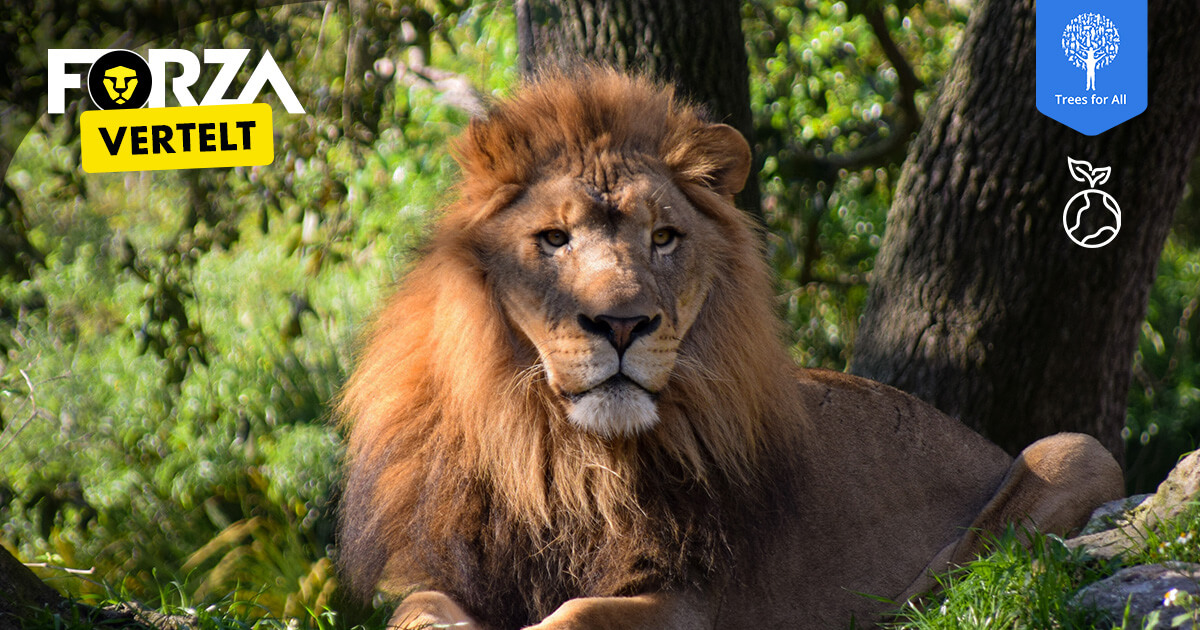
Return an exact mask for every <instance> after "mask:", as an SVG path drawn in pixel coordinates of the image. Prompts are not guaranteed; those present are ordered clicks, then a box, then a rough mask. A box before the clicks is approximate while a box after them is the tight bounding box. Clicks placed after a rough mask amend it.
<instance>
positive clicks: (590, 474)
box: [338, 69, 795, 627]
mask: <svg viewBox="0 0 1200 630" xmlns="http://www.w3.org/2000/svg"><path fill="white" fill-rule="evenodd" d="M709 124H710V123H708V121H707V120H706V119H705V117H704V116H703V115H702V114H701V112H700V111H699V110H698V109H697V108H695V107H692V106H690V105H688V104H687V103H685V102H683V101H682V100H681V99H679V98H677V97H675V96H674V94H673V92H672V90H671V89H670V88H667V87H663V86H660V85H657V84H655V83H653V82H650V81H647V80H642V79H630V78H627V77H624V76H622V75H619V74H617V73H615V72H612V71H607V70H598V69H588V70H583V71H580V72H578V73H576V74H574V75H570V76H567V75H557V76H551V77H547V78H543V79H541V80H539V81H536V82H534V83H532V84H530V85H527V86H526V87H524V88H523V89H522V90H521V91H520V92H519V93H518V95H516V96H515V97H514V98H512V99H509V100H506V101H504V102H502V103H500V104H498V105H496V106H494V107H493V108H492V109H491V110H490V111H489V112H488V114H487V115H486V116H485V117H484V118H482V119H478V120H475V121H473V122H472V123H471V125H470V127H469V129H468V130H467V131H466V133H465V134H464V136H463V137H462V139H461V140H460V141H459V142H458V144H457V145H456V147H455V148H456V153H457V158H458V162H459V164H460V165H461V167H462V170H463V183H462V185H461V188H460V190H459V194H458V201H457V202H456V203H454V204H453V205H451V206H450V207H449V208H448V209H447V210H446V212H445V213H444V215H443V216H442V217H441V219H440V221H439V222H438V225H437V227H436V228H435V230H434V233H433V235H432V236H431V239H430V241H429V243H428V244H427V245H426V247H425V249H424V252H423V254H422V255H421V256H420V258H419V260H418V262H417V263H416V265H415V267H414V268H413V269H412V270H411V271H410V272H409V273H408V274H407V276H406V278H405V279H404V280H403V282H402V283H401V286H400V287H399V290H398V291H397V292H396V293H395V294H394V295H393V296H392V298H391V299H390V301H389V302H388V303H387V305H386V307H385V308H384V309H383V310H382V311H381V312H380V313H379V315H378V316H377V319H376V320H375V322H374V324H373V326H372V328H371V330H370V332H369V334H368V335H367V336H366V337H365V341H364V344H363V347H362V350H361V352H360V355H359V358H358V363H357V368H356V370H355V372H354V374H353V375H352V377H351V378H350V380H349V382H348V384H347V385H346V387H345V389H344V392H343V396H342V398H341V401H340V404H339V406H338V414H339V416H340V418H341V419H342V421H343V422H344V423H345V424H346V425H347V426H348V429H349V435H350V437H349V448H348V455H347V457H348V462H349V478H348V481H347V485H346V488H345V494H344V496H343V499H342V507H341V514H342V517H341V521H342V523H341V539H340V564H341V568H342V572H343V575H345V576H347V577H348V578H349V581H350V586H351V588H352V590H353V591H355V592H357V593H358V594H360V595H364V596H368V595H369V594H370V593H371V592H372V590H373V589H374V588H375V587H376V585H377V584H378V583H381V582H382V585H383V586H385V587H386V588H388V589H390V590H394V591H403V590H406V589H412V588H423V589H436V590H440V591H443V592H445V593H447V594H449V595H451V596H452V597H453V598H454V599H455V601H457V602H459V603H461V604H462V605H463V607H464V608H465V609H466V610H467V611H468V612H470V613H471V614H472V615H474V616H475V617H476V618H477V619H479V620H480V621H481V622H483V623H484V624H486V625H488V626H493V627H497V626H499V627H517V626H522V625H525V624H528V623H532V622H535V621H537V620H539V619H541V618H542V617H543V616H545V615H547V614H549V613H550V612H552V611H553V610H554V608H555V607H557V606H558V605H559V604H561V603H562V602H563V601H565V600H566V599H568V598H571V597H577V596H605V595H626V594H633V593H637V592H643V591H646V590H651V589H661V588H671V587H672V586H681V585H684V584H688V583H698V582H702V581H704V580H709V579H714V578H716V577H718V576H728V575H731V570H732V569H733V566H732V565H731V563H732V562H733V561H734V560H735V559H736V558H740V557H741V556H742V555H743V552H744V551H746V543H747V542H748V541H750V540H752V539H753V538H755V537H756V536H758V535H759V534H760V532H759V531H758V529H759V528H769V527H771V523H770V522H769V521H770V519H769V518H767V519H765V520H764V515H771V514H778V513H779V509H780V508H779V506H780V505H782V504H783V500H782V497H783V496H784V495H786V494H787V493H788V490H787V489H785V488H783V487H782V486H781V485H780V480H782V479H786V478H791V475H789V474H785V473H784V472H783V471H781V470H780V468H781V467H785V466H786V465H787V464H786V462H787V460H788V459H789V455H788V454H789V453H790V452H792V451H791V449H793V448H794V447H793V444H792V443H791V441H790V440H789V439H788V437H787V436H789V435H793V434H794V433H795V430H794V428H793V427H786V426H783V423H784V420H783V418H786V417H789V415H790V416H794V414H795V412H794V410H792V411H790V412H788V413H784V411H783V409H782V406H783V405H787V404H788V399H789V398H793V397H792V396H791V395H790V391H791V390H790V389H789V387H790V383H792V382H793V380H792V379H793V374H794V372H793V364H792V362H791V361H790V359H789V358H788V357H787V356H786V354H785V353H784V351H783V349H782V345H781V344H780V341H779V335H780V327H779V324H778V318H777V317H776V315H775V313H774V312H773V304H774V301H773V297H772V292H771V284H770V281H769V276H768V273H767V270H766V268H765V265H764V264H763V262H762V261H763V256H762V255H761V251H760V244H759V243H760V237H759V236H758V235H757V234H756V233H755V230H754V228H753V227H752V225H751V223H750V221H749V220H748V219H747V218H746V216H745V215H744V213H742V212H740V211H738V210H737V209H735V208H734V207H733V205H732V203H731V200H730V198H729V197H727V196H724V197H723V196H721V195H719V194H717V193H716V192H714V190H713V189H712V187H711V183H712V182H713V181H714V180H715V179H716V178H718V177H719V175H720V173H719V169H721V168H725V165H726V161H725V160H724V159H723V158H724V157H725V156H722V155H720V152H719V150H718V149H715V148H714V146H713V144H712V142H711V138H709V136H708V134H707V132H706V129H707V128H708V127H709ZM631 164H636V165H639V167H642V168H645V167H646V166H647V165H649V167H650V168H655V169H659V172H661V173H662V174H663V175H664V178H670V181H673V182H674V184H675V185H677V186H679V188H680V189H681V190H682V191H683V192H684V194H685V195H687V197H688V198H689V200H690V201H691V202H692V203H693V204H694V205H695V206H696V208H697V209H698V210H700V211H701V212H702V213H704V214H705V215H707V216H708V217H710V218H711V219H713V220H715V221H717V222H718V223H719V224H721V225H722V230H723V233H724V236H725V240H724V243H723V245H722V246H721V247H719V248H718V249H716V250H714V251H712V252H711V254H710V255H711V256H713V257H714V259H715V260H717V261H718V267H719V270H720V271H719V273H717V274H716V280H715V284H714V286H712V287H711V289H710V291H709V293H708V297H707V300H706V303H705V305H704V307H703V309H702V311H701V314H700V315H699V317H698V319H697V321H696V322H695V324H694V325H693V327H692V328H691V330H690V332H689V333H688V334H687V335H686V337H685V339H684V340H683V343H682V345H681V348H680V355H679V359H678V362H677V365H676V367H675V370H674V373H673V374H672V377H671V381H670V383H669V385H668V386H667V387H666V388H665V389H664V390H663V391H662V392H661V393H660V396H659V398H658V407H659V413H660V418H661V420H660V422H659V424H657V425H656V426H655V427H654V428H653V429H652V430H650V431H648V432H645V433H642V434H639V435H636V436H634V437H628V438H620V439H607V440H606V439H602V438H600V437H598V436H596V435H593V434H590V433H587V432H584V431H580V430H579V429H577V428H575V427H574V426H572V425H571V424H569V422H568V421H567V420H566V418H565V417H564V413H563V411H562V409H561V406H560V403H559V402H557V400H556V397H555V395H554V394H553V393H552V392H551V391H550V390H549V388H548V386H547V385H546V382H545V379H544V376H543V373H542V371H541V370H540V369H539V366H538V363H537V361H538V359H537V354H536V352H535V351H534V350H533V346H532V344H531V343H530V341H529V340H527V339H525V338H523V337H522V336H521V334H520V333H519V332H517V330H516V329H515V328H514V327H513V326H511V325H510V324H509V322H508V321H507V320H506V315H505V313H504V312H503V311H502V309H501V307H500V301H499V299H498V298H497V296H496V295H495V294H494V290H493V288H492V286H490V285H489V280H488V278H489V270H488V269H487V268H486V267H485V266H484V265H483V264H482V263H481V259H480V256H479V252H480V251H481V249H482V247H483V244H485V243H495V242H496V239H505V238H515V237H510V236H509V235H504V234H496V233H494V232H489V231H488V230H487V229H486V228H485V227H483V223H484V222H485V219H486V217H487V216H488V215H489V214H490V213H493V212H496V211H497V210H498V209H500V208H503V207H505V206H506V205H507V204H509V203H510V202H512V200H513V199H515V198H516V197H517V196H518V195H521V194H524V193H525V192H526V190H527V187H528V185H529V184H530V183H531V182H533V181H536V180H537V179H538V178H539V177H542V176H544V175H547V174H560V173H564V172H567V173H580V174H584V173H590V176H592V177H596V176H600V177H603V176H604V174H605V173H608V174H610V175H612V176H614V177H615V176H617V174H618V173H619V172H620V170H621V169H622V168H625V167H626V166H629V165H631ZM597 174H599V175H597ZM502 242H503V241H502ZM748 515H749V516H748Z"/></svg>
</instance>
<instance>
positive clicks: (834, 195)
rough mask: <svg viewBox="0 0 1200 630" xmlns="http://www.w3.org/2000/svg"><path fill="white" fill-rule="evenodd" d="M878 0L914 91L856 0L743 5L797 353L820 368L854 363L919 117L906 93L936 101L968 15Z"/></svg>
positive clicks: (775, 244)
mask: <svg viewBox="0 0 1200 630" xmlns="http://www.w3.org/2000/svg"><path fill="white" fill-rule="evenodd" d="M860 4H861V3H860ZM879 6H880V7H882V9H877V10H879V11H880V16H881V19H882V20H883V21H884V22H885V23H886V25H887V33H888V37H889V39H891V40H893V41H894V43H895V45H896V46H897V47H898V48H899V50H900V51H902V53H903V54H904V56H905V59H904V62H903V63H905V64H908V65H911V68H912V71H913V72H914V73H915V75H916V77H917V79H918V81H919V85H917V86H915V90H914V91H913V92H912V93H911V94H906V93H905V90H904V89H903V88H902V85H901V80H900V73H899V72H898V69H897V67H896V64H895V63H893V61H892V60H890V59H889V58H888V56H887V55H886V54H885V53H884V51H883V47H882V44H881V40H880V38H879V37H878V36H877V34H876V33H875V32H873V29H872V27H871V26H870V25H869V23H868V21H867V19H866V17H865V16H864V15H863V13H862V11H861V10H856V9H855V7H853V6H848V5H847V4H846V3H844V2H834V3H828V2H812V1H810V2H804V3H799V4H795V5H793V4H787V3H775V2H755V3H750V4H748V5H746V9H745V11H744V20H743V30H744V31H745V33H746V39H747V44H748V49H749V52H750V68H751V79H750V86H751V102H752V107H753V110H754V112H755V116H756V120H755V133H756V141H757V143H758V144H759V148H758V150H759V153H760V154H761V155H763V156H764V158H765V160H764V164H763V168H762V172H761V174H760V177H761V179H762V182H763V186H762V190H763V208H764V212H765V215H766V218H767V223H768V226H769V228H770V231H769V236H768V239H769V240H768V245H769V255H770V259H771V263H772V266H773V267H774V268H775V269H776V270H777V271H778V273H779V283H780V284H779V291H780V301H781V303H782V306H783V307H784V312H785V316H786V318H787V321H788V322H789V324H790V325H791V328H792V329H793V330H794V331H795V339H794V345H793V354H794V356H795V357H796V358H797V360H798V361H799V362H800V363H801V364H803V365H808V366H813V367H828V368H834V369H842V368H844V367H845V366H846V364H847V362H848V361H849V358H850V354H851V352H852V351H853V347H854V333H855V330H856V329H857V325H858V318H859V316H860V315H861V313H862V309H863V306H864V303H865V300H866V288H867V280H868V277H869V273H870V271H871V269H872V268H873V267H874V263H875V254H876V252H878V250H879V245H880V243H881V242H882V236H883V227H884V219H885V217H886V216H887V210H888V208H889V207H890V205H891V195H892V190H893V188H894V186H895V182H896V178H897V177H898V176H899V173H900V164H901V162H902V161H903V158H904V152H905V149H906V147H907V142H908V139H909V137H910V136H911V134H912V133H913V132H914V131H915V129H916V124H915V122H916V121H913V120H910V119H909V116H910V114H909V113H908V112H907V111H906V108H905V102H906V98H911V99H913V103H914V105H915V106H917V107H919V108H920V109H921V110H923V109H924V107H925V106H926V104H927V103H928V102H929V100H930V99H931V98H932V96H933V94H934V90H935V88H936V86H937V83H938V80H939V79H940V78H941V76H942V75H943V74H944V73H945V71H946V69H947V68H948V67H949V64H950V58H951V54H952V52H953V48H954V42H955V41H957V38H958V37H959V35H960V33H961V31H962V28H963V24H964V22H965V20H966V14H965V13H964V12H962V11H961V9H958V8H954V7H955V5H950V4H944V3H941V2H932V3H924V4H922V5H920V6H909V7H907V8H904V9H903V11H901V10H900V9H898V8H897V7H896V6H894V5H879ZM861 8H862V7H860V9H861ZM918 115H919V114H918Z"/></svg>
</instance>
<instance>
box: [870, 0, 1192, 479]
mask: <svg viewBox="0 0 1200 630" xmlns="http://www.w3.org/2000/svg"><path fill="white" fill-rule="evenodd" d="M1033 7H1034V0H1017V1H1015V2H1014V1H1013V0H985V1H984V2H981V3H980V4H979V5H978V6H977V7H976V8H975V13H974V15H973V16H972V19H971V21H970V23H969V25H968V27H967V31H966V33H965V35H964V38H963V43H962V48H961V49H960V51H959V53H958V56H957V58H956V60H955V63H954V65H953V67H952V69H951V71H950V74H949V75H948V76H947V77H946V79H945V81H944V88H943V92H942V94H941V96H940V97H939V98H938V101H937V103H936V104H935V105H934V106H933V107H932V108H931V109H930V111H929V112H928V115H927V117H926V120H925V123H924V125H923V127H922V129H921V132H920V133H919V135H918V137H917V139H916V141H915V142H914V144H913V146H912V148H911V149H910V152H909V156H908V160H907V161H906V162H905V165H904V170H903V174H902V176H901V179H900V182H899V184H898V188H897V191H896V198H895V202H894V204H893V207H892V210H891V214H890V215H889V217H888V228H887V234H886V236H885V238H884V242H883V246H882V250H881V251H880V254H879V258H878V262H877V265H876V270H875V272H874V276H873V278H872V282H871V291H870V301H869V304H868V307H867V309H866V313H865V315H864V317H863V320H862V324H861V328H860V331H859V334H858V341H857V345H856V348H855V354H854V359H853V362H852V366H851V371H852V372H854V373H856V374H860V375H864V376H867V377H870V378H874V379H876V380H879V381H883V382H885V383H889V384H891V385H894V386H896V387H899V388H900V389H903V390H906V391H908V392H911V393H913V394H915V395H917V396H919V397H920V398H923V399H925V400H927V401H929V402H930V403H932V404H934V405H935V406H937V407H938V408H940V409H942V410H943V411H945V412H947V413H949V414H951V415H954V416H957V417H959V418H961V419H962V420H963V421H964V422H966V423H967V424H968V425H970V426H971V427H973V428H975V429H976V430H978V431H980V432H981V433H983V434H984V435H985V436H987V437H989V438H990V439H992V440H993V441H995V442H997V443H999V444H1000V445H1001V446H1002V447H1004V448H1005V449H1007V450H1008V451H1009V452H1010V453H1016V452H1017V451H1019V450H1020V449H1021V448H1022V447H1024V446H1025V445H1027V444H1029V443H1030V442H1032V441H1034V440H1036V439H1037V438H1039V437H1042V436H1045V435H1049V434H1052V433H1056V432H1059V431H1081V432H1085V433H1090V434H1092V435H1094V436H1096V437H1097V438H1099V439H1100V441H1101V442H1103V443H1104V445H1105V446H1106V447H1108V449H1109V450H1111V451H1112V452H1113V453H1114V454H1116V455H1117V456H1118V458H1119V457H1120V456H1121V454H1122V452H1123V442H1122V439H1121V429H1122V427H1123V426H1124V420H1125V404H1126V395H1127V392H1128V389H1129V381H1130V366H1131V360H1132V355H1133V351H1134V348H1135V344H1136V342H1137V338H1138V330H1139V327H1140V325H1141V322H1142V319H1143V316H1144V314H1145V309H1146V302H1147V298H1148V295H1149V290H1150V287H1151V284H1152V283H1153V281H1154V276H1155V268H1156V265H1157V263H1158V258H1159V255H1160V253H1161V250H1162V246H1163V242H1164V240H1165V239H1166V237H1167V233H1168V231H1169V229H1170V225H1171V219H1172V216H1173V214H1174V211H1175V208H1176V206H1177V205H1178V203H1179V201H1180V198H1181V196H1182V194H1183V191H1184V185H1185V180H1186V177H1187V174H1188V171H1189V166H1190V164H1191V161H1192V157H1193V155H1194V154H1195V151H1196V146H1197V138H1198V137H1200V116H1197V113H1198V112H1197V109H1196V103H1197V100H1196V99H1197V94H1200V37H1197V36H1196V34H1195V25H1196V24H1197V23H1200V5H1198V4H1197V3H1195V2H1151V3H1150V5H1149V11H1150V15H1149V19H1150V51H1149V52H1150V56H1149V59H1150V62H1149V63H1150V67H1149V73H1150V74H1149V90H1150V93H1149V108H1148V109H1147V110H1146V111H1145V113H1143V114H1142V115H1140V116H1138V117H1137V118H1134V119H1133V120H1131V121H1128V122H1126V123H1124V124H1122V125H1120V126H1118V127H1116V128H1115V129H1113V130H1110V131H1108V132H1105V133H1103V134H1101V135H1099V136H1096V137H1086V136H1084V135H1081V134H1079V133H1077V132H1075V131H1073V130H1071V129H1068V128H1067V127H1065V126H1063V125H1061V124H1059V123H1057V122H1055V121H1053V120H1051V119H1049V118H1047V117H1045V116H1042V115H1041V114H1039V113H1038V112H1037V110H1036V109H1035V101H1034V84H1035V52H1034V41H1035V37H1034V9H1033ZM1052 52H1057V51H1052ZM1068 156H1070V157H1072V158H1075V159H1079V160H1086V161H1089V162H1091V163H1092V164H1093V165H1094V166H1097V167H1101V166H1111V167H1112V177H1111V179H1110V180H1109V181H1108V182H1107V183H1106V184H1104V185H1103V186H1102V189H1103V190H1105V191H1107V192H1108V193H1109V194H1111V195H1112V196H1113V197H1114V198H1115V199H1116V200H1117V202H1118V203H1119V204H1120V207H1121V215H1122V218H1123V225H1122V228H1121V231H1120V233H1119V235H1118V236H1117V237H1116V239H1115V240H1114V241H1113V242H1111V243H1110V244H1108V245H1107V246H1105V247H1101V248H1099V249H1085V248H1082V247H1079V246H1077V245H1075V244H1074V243H1072V242H1071V241H1070V240H1069V239H1068V237H1067V235H1066V233H1065V231H1064V229H1063V218H1062V217H1063V210H1064V208H1065V206H1066V204H1067V201H1068V200H1069V199H1070V198H1071V196H1072V195H1074V194H1075V193H1076V192H1079V191H1081V190H1083V189H1085V188H1088V186H1087V185H1085V184H1081V183H1079V182H1077V181H1075V180H1074V179H1072V178H1071V177H1070V175H1069V174H1068V171H1067V157H1068Z"/></svg>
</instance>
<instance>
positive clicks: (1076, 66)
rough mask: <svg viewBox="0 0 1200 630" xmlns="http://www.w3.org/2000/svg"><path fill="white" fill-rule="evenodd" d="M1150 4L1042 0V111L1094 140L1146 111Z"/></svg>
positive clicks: (1117, 0)
mask: <svg viewBox="0 0 1200 630" xmlns="http://www.w3.org/2000/svg"><path fill="white" fill-rule="evenodd" d="M1147 42H1148V35H1147V27H1146V0H1038V3H1037V108H1038V111H1039V112H1042V113H1043V114H1045V115H1047V116H1049V117H1051V118H1053V119H1054V120H1057V121H1058V122H1060V123H1062V124H1064V125H1066V126H1068V127H1070V128H1072V129H1074V130H1075V131H1078V132H1080V133H1083V134H1086V135H1089V136H1094V135H1096V134H1098V133H1102V132H1105V131H1108V130H1109V129H1112V128H1113V127H1115V126H1117V125H1119V124H1121V123H1123V122H1125V121H1126V120H1129V119H1130V118H1133V117H1134V116H1137V115H1138V114H1140V113H1142V112H1144V111H1146V56H1147V54H1146V53H1147V48H1148V43H1147Z"/></svg>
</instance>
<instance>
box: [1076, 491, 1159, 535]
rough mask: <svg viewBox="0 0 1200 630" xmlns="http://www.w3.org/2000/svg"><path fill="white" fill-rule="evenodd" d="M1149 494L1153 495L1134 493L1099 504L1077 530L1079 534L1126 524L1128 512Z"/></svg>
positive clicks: (1087, 533)
mask: <svg viewBox="0 0 1200 630" xmlns="http://www.w3.org/2000/svg"><path fill="white" fill-rule="evenodd" d="M1151 496H1154V495H1151V494H1149V493H1146V494H1135V495H1133V496H1129V497H1125V498H1124V499H1117V500H1116V501H1109V502H1108V503H1105V504H1104V505H1101V506H1100V507H1098V508H1096V510H1095V511H1094V512H1092V516H1091V518H1089V519H1088V522H1087V525H1084V526H1083V529H1082V530H1080V531H1079V535H1080V536H1087V535H1090V534H1098V533H1100V532H1106V531H1108V530H1110V529H1115V528H1117V527H1120V526H1122V525H1125V524H1127V523H1128V522H1129V520H1130V517H1131V514H1130V513H1131V512H1133V511H1134V510H1136V509H1137V508H1139V507H1141V505H1142V504H1143V503H1145V502H1146V499H1149V498H1150V497H1151Z"/></svg>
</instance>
